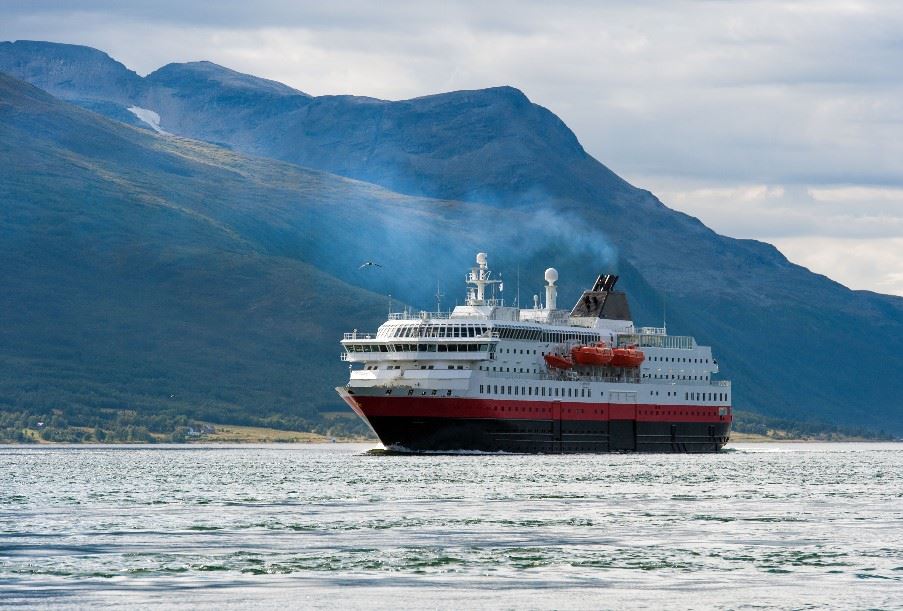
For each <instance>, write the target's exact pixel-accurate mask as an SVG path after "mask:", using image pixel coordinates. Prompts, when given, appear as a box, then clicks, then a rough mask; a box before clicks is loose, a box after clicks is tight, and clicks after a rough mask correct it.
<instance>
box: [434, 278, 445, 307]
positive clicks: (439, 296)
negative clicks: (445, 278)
mask: <svg viewBox="0 0 903 611" xmlns="http://www.w3.org/2000/svg"><path fill="white" fill-rule="evenodd" d="M443 297H445V294H444V293H442V292H440V291H439V280H438V279H437V280H436V311H437V312H441V311H442V298H443Z"/></svg>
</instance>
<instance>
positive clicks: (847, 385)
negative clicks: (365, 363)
mask: <svg viewBox="0 0 903 611" xmlns="http://www.w3.org/2000/svg"><path fill="white" fill-rule="evenodd" d="M20 44H22V43H21V42H17V43H12V44H10V43H7V44H6V45H5V46H3V47H0V70H5V71H9V72H11V73H12V74H14V75H15V76H18V77H21V78H25V79H27V80H32V81H33V82H35V83H36V84H41V83H42V82H44V81H41V78H43V77H42V76H41V75H40V74H38V73H36V72H35V70H34V69H31V70H30V71H17V68H16V66H21V65H28V66H41V65H50V64H52V62H51V61H50V60H49V59H47V58H52V57H56V55H57V54H59V53H61V52H62V51H61V49H60V47H59V46H57V45H54V44H51V43H29V44H28V45H27V46H26V47H23V48H20V49H19V50H16V51H15V52H13V50H12V49H14V48H15V47H16V46H17V45H20ZM41 45H43V48H42V46H41ZM64 50H65V49H63V51H64ZM95 53H97V52H95ZM76 55H78V54H76ZM76 55H73V56H72V57H70V58H69V59H68V61H69V62H70V64H72V65H77V64H78V57H80V55H79V56H78V57H76ZM110 61H111V62H112V60H110ZM114 63H115V62H114ZM90 65H93V64H89V66H86V68H85V69H86V70H87V69H88V67H90ZM74 72H75V73H77V72H78V70H74ZM110 74H116V72H115V71H113V70H112V68H111V72H110ZM139 78H140V77H139ZM72 81H73V82H79V81H78V79H76V78H74V77H73V78H72ZM142 82H143V85H142V86H141V87H138V88H137V89H134V90H130V89H127V88H124V89H123V90H122V91H121V92H120V93H119V94H117V95H118V96H120V97H116V96H114V95H110V96H109V97H107V98H106V99H104V100H102V101H104V102H105V103H107V104H111V105H115V104H117V103H121V104H122V105H125V104H129V105H137V106H141V107H142V108H147V109H149V110H153V111H154V112H157V113H158V114H159V116H160V125H161V127H162V128H163V129H165V130H167V131H169V132H172V133H175V134H179V135H181V136H186V137H191V138H196V139H200V140H206V141H208V142H216V143H220V144H222V145H224V146H227V147H230V148H231V149H232V150H233V151H235V152H236V153H240V154H243V155H254V156H259V157H269V158H272V159H275V160H281V161H285V162H288V163H289V164H290V165H288V166H285V165H282V166H278V167H295V168H297V167H298V166H306V167H310V168H315V169H318V170H323V171H325V172H328V173H329V174H318V176H321V177H325V176H330V177H331V179H335V180H339V179H338V178H337V176H336V175H339V176H343V177H348V178H353V179H358V180H363V181H367V182H369V183H374V184H375V185H380V186H382V187H384V188H385V189H390V191H387V190H385V189H383V190H379V189H377V187H375V186H373V185H368V186H367V187H366V188H365V187H364V186H360V188H361V189H365V190H368V189H369V191H368V192H369V193H371V194H376V193H378V195H373V196H371V197H370V199H369V200H367V202H368V203H365V204H361V205H360V206H357V205H355V206H351V205H350V204H346V203H344V202H336V203H333V204H332V205H331V206H330V207H328V209H324V212H323V214H322V218H320V217H318V220H317V223H319V224H321V225H323V226H326V227H327V230H323V231H318V232H315V233H314V232H310V231H305V230H304V226H303V224H302V225H299V224H298V219H297V218H295V220H293V221H291V222H288V221H285V220H283V222H281V223H274V222H272V219H270V218H269V217H268V215H269V211H263V210H260V211H258V212H257V213H256V214H254V215H248V216H246V217H243V218H242V219H241V222H242V223H243V227H244V229H246V230H247V231H250V232H252V233H254V235H259V236H266V238H265V239H261V242H260V243H261V244H264V245H265V246H266V247H267V248H269V249H270V250H269V251H268V252H269V253H270V254H272V255H276V254H278V255H279V256H282V257H285V258H287V259H294V260H298V261H304V262H306V263H309V264H310V265H312V266H313V267H314V268H316V269H317V270H320V271H322V272H324V273H327V274H329V275H331V276H333V277H335V278H338V279H339V280H341V281H344V282H346V283H348V284H352V285H356V286H360V287H363V288H368V289H371V290H373V291H376V292H379V293H381V294H386V293H392V294H393V295H395V296H396V298H397V297H399V296H403V297H405V299H407V300H408V301H409V302H412V303H416V304H418V305H421V306H424V307H425V306H427V305H428V304H429V303H430V301H431V296H432V295H433V294H434V293H435V284H436V279H439V280H440V281H441V282H442V283H443V284H444V285H446V286H447V287H448V288H449V289H454V288H455V286H454V285H449V279H452V278H457V277H458V276H459V275H460V269H459V268H460V267H461V261H466V263H465V265H467V264H469V259H470V257H471V256H472V253H471V254H466V253H465V252H464V251H466V250H468V249H469V248H470V247H471V246H472V245H473V246H475V247H477V248H479V249H484V250H488V251H489V252H490V254H491V255H492V256H493V263H494V267H496V268H497V269H505V270H507V272H508V277H509V278H510V277H511V275H512V274H511V272H512V271H513V270H514V269H516V268H517V266H518V265H519V266H520V274H519V275H520V278H522V279H524V284H525V286H526V287H528V288H529V292H528V293H527V294H525V298H524V299H523V301H527V300H528V294H531V293H533V292H537V290H538V289H539V288H540V287H539V283H538V282H537V279H539V278H540V277H541V270H542V269H543V268H544V267H545V266H547V265H549V264H555V265H556V267H559V269H560V270H561V272H562V293H563V294H564V295H566V294H574V295H575V294H576V292H577V290H579V288H580V287H581V286H582V285H584V284H586V283H587V282H589V281H591V277H593V276H594V274H595V273H598V272H601V271H608V270H612V269H615V268H617V269H618V271H620V273H621V275H622V277H623V280H622V283H623V284H624V285H625V286H626V288H627V289H628V290H630V292H631V296H632V298H633V304H634V306H635V307H634V310H635V314H636V318H638V320H639V322H641V323H645V324H657V323H658V322H659V321H660V319H661V312H662V303H663V301H666V302H667V315H668V324H669V330H670V331H671V332H672V333H687V334H692V335H695V336H696V337H697V338H698V339H699V340H700V341H703V342H706V343H711V344H712V345H714V347H715V350H716V353H717V354H718V355H719V361H720V363H721V366H722V371H723V372H724V374H725V376H726V377H728V378H731V379H733V381H734V384H735V397H737V403H738V405H740V406H742V407H744V408H751V409H755V410H757V411H760V412H762V413H765V414H768V415H772V416H781V417H793V418H797V419H804V420H805V419H810V420H826V421H832V422H837V423H843V424H851V425H860V426H866V427H869V428H872V429H877V428H885V429H888V430H892V431H896V432H900V431H903V413H901V410H900V407H899V405H900V402H899V397H900V396H901V393H903V376H900V375H899V356H898V355H899V354H900V353H901V352H900V351H901V349H903V299H900V298H895V297H890V296H885V295H877V294H873V293H868V292H863V291H851V290H849V289H847V288H845V287H843V286H841V285H839V284H837V283H835V282H833V281H831V280H829V279H828V278H825V277H824V276H820V275H817V274H813V273H811V272H809V271H808V270H806V269H804V268H802V267H799V266H797V265H794V264H792V263H790V262H788V261H787V260H786V258H784V257H783V256H782V255H781V254H780V253H779V252H778V251H777V250H776V249H774V248H773V247H772V246H770V245H767V244H763V243H760V242H757V241H754V240H736V239H732V238H727V237H724V236H719V235H717V234H715V233H714V232H712V231H711V230H709V229H708V228H706V227H705V226H704V225H703V224H702V223H701V222H699V221H698V220H697V219H695V218H692V217H689V216H687V215H684V214H681V213H678V212H675V211H672V210H670V209H668V208H667V207H666V206H664V205H663V204H662V203H661V202H660V201H659V200H658V199H656V198H655V197H654V196H653V195H652V194H650V193H648V192H647V191H643V190H641V189H637V188H635V187H633V186H631V185H629V184H628V183H626V182H625V181H623V180H622V179H620V178H619V177H617V176H616V175H615V174H614V173H612V172H611V171H610V170H609V169H608V168H606V167H605V166H604V165H602V164H601V163H599V162H598V161H597V160H595V159H593V158H592V157H591V156H590V155H588V154H587V153H586V152H585V150H584V149H583V148H582V146H581V145H580V143H579V141H578V140H577V138H576V137H575V135H574V134H573V133H572V132H571V131H570V130H569V129H568V128H567V127H566V126H565V125H564V124H563V123H562V122H561V121H560V120H559V119H558V118H557V117H555V115H554V114H552V113H551V112H549V111H548V110H547V109H544V108H542V107H539V106H537V105H535V104H532V103H530V101H529V100H528V99H527V98H526V96H524V95H523V94H522V93H521V92H519V91H517V90H516V89H513V88H510V87H499V88H493V89H488V90H482V91H463V92H452V93H448V94H440V95H434V96H427V97H424V98H417V99H414V100H405V101H399V102H389V101H382V100H375V99H372V98H359V97H352V96H320V97H311V96H308V95H306V94H303V93H301V92H296V91H294V90H291V89H289V88H287V87H284V86H283V87H279V86H275V85H273V84H272V82H270V81H264V80H262V79H255V78H254V77H241V76H240V75H236V73H234V72H232V71H229V70H227V69H225V68H222V67H219V66H215V65H213V64H208V63H202V64H181V65H178V64H176V65H169V66H166V67H164V68H161V69H160V70H158V71H157V72H155V73H152V74H150V75H148V77H146V78H144V79H143V81H142ZM107 87H111V88H115V87H114V86H113V80H111V81H110V83H108V85H105V86H103V87H101V86H100V85H99V84H95V85H93V89H91V90H90V91H87V90H86V91H85V92H81V91H78V90H77V88H75V89H71V88H70V89H65V90H63V89H56V90H51V91H54V92H55V93H57V94H58V95H61V96H62V97H64V98H65V99H67V100H70V101H73V102H75V103H79V104H82V105H84V104H83V100H84V99H86V96H87V94H88V93H91V92H93V91H98V90H100V91H103V90H105V89H106V88H107ZM132 91H134V92H133V93H132ZM92 95H94V94H92ZM123 95H126V97H127V99H125V101H122V99H123V98H122V96H123ZM128 96H131V97H128ZM123 107H124V106H123ZM95 110H97V111H98V112H104V113H105V114H107V115H108V116H111V117H113V118H116V115H115V113H114V112H112V111H111V110H110V108H106V109H104V108H95ZM121 110H122V108H120V109H119V110H118V111H117V112H119V111H121ZM192 146H194V147H197V146H200V145H197V144H194V145H192ZM218 150H220V151H221V149H218ZM222 154H224V153H223V152H222V151H221V152H220V153H218V155H222ZM236 158H238V157H236ZM242 158H244V157H242ZM244 159H246V158H244ZM246 162H247V163H251V161H250V160H247V159H246ZM253 163H255V164H261V163H264V162H263V160H254V161H253ZM321 180H325V178H321ZM330 184H331V183H330ZM343 184H344V183H343ZM349 184H350V183H349ZM355 184H358V185H360V184H361V183H355ZM307 193H308V194H309V195H310V196H311V197H313V198H314V199H319V198H320V197H321V196H320V194H319V193H316V192H314V191H307ZM402 194H404V195H402ZM411 198H413V199H411ZM362 201H363V200H362ZM398 202H405V204H404V205H403V207H402V210H401V212H398V210H397V209H396V213H397V214H396V215H394V216H393V214H389V215H386V214H383V212H384V211H386V210H392V203H398ZM413 202H416V203H413ZM186 205H187V204H186ZM352 208H353V210H354V212H353V213H352V212H350V210H351V209H352ZM337 219H342V222H347V223H348V226H349V227H353V229H351V231H353V235H354V237H355V238H356V239H354V240H349V237H348V236H347V234H346V233H345V232H343V231H342V228H341V222H340V221H339V220H337ZM465 257H466V258H465ZM364 258H374V259H379V260H386V261H389V262H391V263H392V264H393V265H396V264H397V265H398V266H400V267H399V269H401V270H404V271H403V272H402V273H400V274H397V277H393V278H385V277H375V276H369V277H362V276H361V275H359V274H355V273H353V272H352V271H350V270H351V269H352V268H353V267H355V266H353V265H351V263H353V261H352V260H357V259H364ZM412 261H416V262H417V265H414V264H413V263H412ZM587 268H589V269H587ZM509 286H510V280H509ZM509 290H510V289H509ZM445 292H447V293H450V291H449V290H446V291H445ZM346 326H347V325H346Z"/></svg>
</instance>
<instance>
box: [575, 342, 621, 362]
mask: <svg viewBox="0 0 903 611" xmlns="http://www.w3.org/2000/svg"><path fill="white" fill-rule="evenodd" d="M571 356H572V357H573V359H574V362H575V363H577V364H578V365H588V366H590V367H604V366H605V365H608V364H609V363H611V359H612V358H613V357H614V353H613V352H612V349H611V348H609V347H608V346H606V345H605V343H604V342H599V343H598V344H596V345H595V346H575V347H574V348H571Z"/></svg>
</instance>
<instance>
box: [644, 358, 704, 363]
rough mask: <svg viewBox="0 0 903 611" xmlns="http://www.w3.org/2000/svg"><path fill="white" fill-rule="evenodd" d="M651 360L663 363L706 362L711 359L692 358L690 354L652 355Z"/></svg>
mask: <svg viewBox="0 0 903 611" xmlns="http://www.w3.org/2000/svg"><path fill="white" fill-rule="evenodd" d="M649 360H650V361H658V362H662V363H706V364H708V362H709V359H701V358H690V357H688V356H650V357H649Z"/></svg>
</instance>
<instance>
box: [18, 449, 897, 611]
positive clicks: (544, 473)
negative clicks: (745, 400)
mask: <svg viewBox="0 0 903 611" xmlns="http://www.w3.org/2000/svg"><path fill="white" fill-rule="evenodd" d="M731 447H732V449H731V450H729V451H726V452H724V453H721V454H717V455H702V456H684V455H677V456H669V455H639V456H637V455H598V456H591V455H586V456H518V455H482V456H474V455H470V456H392V455H380V454H373V453H368V450H370V449H371V448H372V446H366V445H345V444H332V445H303V446H289V445H274V446H250V447H249V446H239V447H209V446H207V447H198V446H193V447H174V446H171V447H53V448H43V447H42V448H29V447H15V448H14V447H0V605H8V604H21V605H25V606H28V607H34V606H72V607H85V606H92V607H96V606H103V605H116V606H122V605H140V606H154V605H160V606H166V607H170V606H173V605H176V604H193V605H204V606H211V607H214V606H215V607H218V608H222V607H236V608H237V607H241V608H245V607H249V606H261V607H273V606H280V605H288V606H292V607H327V608H347V607H349V606H351V607H388V606H391V607H394V608H417V607H434V608H435V607H438V608H479V607H502V608H525V607H526V608H535V607H555V608H622V607H625V606H634V607H635V606H647V607H661V606H668V607H692V608H700V609H702V608H712V607H715V608H775V607H777V608H818V609H821V608H825V607H835V608H845V609H846V608H903V446H901V445H900V444H761V445H759V444H748V445H743V444H734V445H733V446H731Z"/></svg>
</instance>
